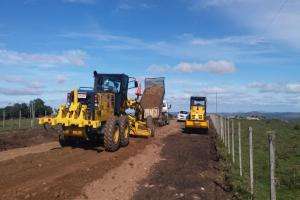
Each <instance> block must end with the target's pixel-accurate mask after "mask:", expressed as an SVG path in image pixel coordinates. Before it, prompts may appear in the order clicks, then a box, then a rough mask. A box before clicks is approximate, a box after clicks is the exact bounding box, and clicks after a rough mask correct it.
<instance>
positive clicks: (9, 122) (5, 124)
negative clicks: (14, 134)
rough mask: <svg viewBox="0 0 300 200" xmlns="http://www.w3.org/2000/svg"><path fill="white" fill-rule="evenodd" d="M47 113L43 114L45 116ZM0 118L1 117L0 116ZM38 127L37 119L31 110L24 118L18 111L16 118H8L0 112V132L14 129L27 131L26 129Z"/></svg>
mask: <svg viewBox="0 0 300 200" xmlns="http://www.w3.org/2000/svg"><path fill="white" fill-rule="evenodd" d="M46 115H47V113H46V112H45V115H44V116H46ZM0 116H1V115H0ZM37 127H39V126H38V118H36V116H35V110H34V108H32V109H31V110H30V115H29V116H28V117H24V116H23V113H22V111H21V110H20V111H19V116H18V118H9V119H7V117H6V112H5V110H3V111H2V121H1V124H0V132H2V131H9V130H16V129H28V128H37Z"/></svg>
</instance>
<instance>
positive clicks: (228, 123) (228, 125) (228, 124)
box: [227, 119, 231, 154]
mask: <svg viewBox="0 0 300 200" xmlns="http://www.w3.org/2000/svg"><path fill="white" fill-rule="evenodd" d="M227 139H228V141H227V144H228V154H230V145H231V144H230V119H228V121H227Z"/></svg>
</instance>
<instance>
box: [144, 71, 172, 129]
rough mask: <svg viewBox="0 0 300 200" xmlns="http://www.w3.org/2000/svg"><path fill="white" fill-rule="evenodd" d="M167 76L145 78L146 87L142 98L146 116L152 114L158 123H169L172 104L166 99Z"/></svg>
mask: <svg viewBox="0 0 300 200" xmlns="http://www.w3.org/2000/svg"><path fill="white" fill-rule="evenodd" d="M164 96H165V78H164V77H157V78H145V89H144V92H143V95H142V98H141V101H140V103H141V106H142V109H143V111H144V113H143V114H144V118H147V117H148V116H151V118H152V119H153V120H154V122H155V124H156V125H159V126H162V125H166V124H168V123H169V118H168V110H169V109H170V105H168V104H167V102H166V101H165V100H164Z"/></svg>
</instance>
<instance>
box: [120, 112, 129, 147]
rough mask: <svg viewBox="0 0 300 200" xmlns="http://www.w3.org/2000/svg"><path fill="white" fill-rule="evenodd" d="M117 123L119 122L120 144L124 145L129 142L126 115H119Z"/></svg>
mask: <svg viewBox="0 0 300 200" xmlns="http://www.w3.org/2000/svg"><path fill="white" fill-rule="evenodd" d="M119 124H120V146H121V147H126V146H127V145H128V144H129V133H130V127H129V121H128V117H127V116H126V115H122V116H121V117H119Z"/></svg>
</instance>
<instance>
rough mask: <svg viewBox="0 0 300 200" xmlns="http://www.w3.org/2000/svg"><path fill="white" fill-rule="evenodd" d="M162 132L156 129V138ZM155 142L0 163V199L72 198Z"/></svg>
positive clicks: (58, 150)
mask: <svg viewBox="0 0 300 200" xmlns="http://www.w3.org/2000/svg"><path fill="white" fill-rule="evenodd" d="M166 130H168V127H163V128H159V131H158V135H159V134H164V132H165V131H166ZM155 140H156V138H150V139H145V138H131V140H130V144H129V146H128V147H126V148H121V149H120V150H118V151H117V152H114V153H108V152H100V153H98V152H97V151H95V150H92V149H82V148H71V147H67V148H63V149H61V148H54V149H52V150H50V151H46V152H42V153H35V154H27V155H24V156H19V157H15V158H14V159H9V160H4V161H2V162H0V177H1V179H0V199H8V200H9V199H46V200H47V199H73V198H76V197H78V196H80V195H81V192H82V191H83V188H84V187H85V186H86V185H88V184H89V183H92V182H94V181H97V180H101V178H102V177H104V176H105V174H107V173H109V172H110V171H111V170H113V169H115V168H117V167H118V166H120V165H122V163H124V161H126V160H128V159H129V158H132V157H134V156H135V155H138V154H141V152H143V150H144V149H145V148H146V146H147V145H149V144H151V143H152V142H154V143H155ZM7 152H9V151H7Z"/></svg>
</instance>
